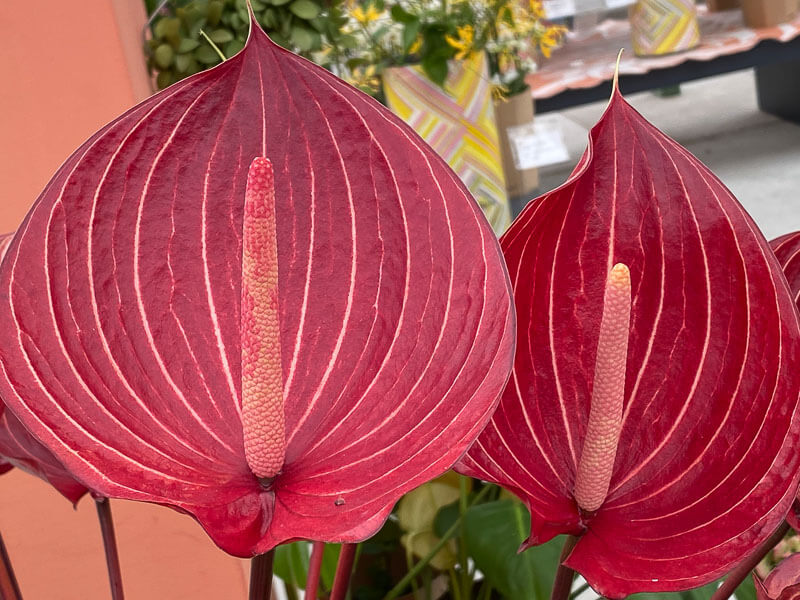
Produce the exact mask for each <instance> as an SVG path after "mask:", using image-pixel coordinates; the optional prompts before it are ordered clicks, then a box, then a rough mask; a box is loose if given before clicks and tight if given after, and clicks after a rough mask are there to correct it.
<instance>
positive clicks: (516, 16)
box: [145, 0, 564, 96]
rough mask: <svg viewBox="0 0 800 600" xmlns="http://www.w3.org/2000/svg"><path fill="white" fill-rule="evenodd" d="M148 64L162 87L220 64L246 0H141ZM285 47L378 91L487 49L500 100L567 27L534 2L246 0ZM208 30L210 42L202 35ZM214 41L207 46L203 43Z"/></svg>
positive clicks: (237, 44)
mask: <svg viewBox="0 0 800 600" xmlns="http://www.w3.org/2000/svg"><path fill="white" fill-rule="evenodd" d="M145 2H146V6H147V10H148V14H150V15H151V18H150V22H149V34H150V35H149V36H148V37H149V39H148V40H147V41H146V46H145V49H146V53H147V61H148V67H149V68H150V70H151V72H152V73H154V74H155V76H156V83H157V85H158V88H159V89H163V88H165V87H167V86H169V85H171V84H173V83H175V82H177V81H180V80H181V79H183V78H184V77H188V76H189V75H193V74H195V73H198V72H200V71H202V70H204V69H207V68H209V67H213V66H214V65H217V64H219V63H220V62H221V61H222V59H221V57H220V55H219V53H218V52H217V51H216V50H215V48H214V46H216V47H217V48H219V51H220V52H221V53H222V54H223V55H224V56H225V57H226V58H230V57H231V56H233V55H234V54H236V53H237V52H238V51H239V50H241V49H242V47H243V46H244V42H245V40H246V38H247V31H248V27H249V19H248V15H247V5H246V0H145ZM251 4H252V6H253V10H254V12H255V14H256V18H257V19H258V21H259V23H260V24H261V26H262V27H263V28H264V30H265V31H267V33H269V35H270V37H271V38H272V39H273V40H274V41H275V42H276V43H278V44H280V45H281V46H283V47H285V48H288V49H289V50H292V51H293V52H297V53H298V54H300V55H302V56H305V57H306V58H309V59H311V60H313V61H314V62H316V63H317V64H320V65H322V66H323V67H325V68H327V69H329V70H331V71H333V72H334V73H336V74H337V75H339V76H340V77H342V78H343V79H345V80H347V81H348V82H349V83H350V84H352V85H354V86H356V87H358V88H359V89H361V90H362V91H364V92H366V93H368V94H371V95H373V96H380V89H381V79H380V75H381V73H382V71H383V69H385V68H387V67H392V66H401V65H408V64H420V65H421V66H422V69H423V70H424V72H425V74H426V75H427V76H428V77H429V78H430V79H431V80H432V81H434V82H435V83H437V84H438V85H442V84H443V83H444V80H445V79H446V77H447V74H448V61H450V60H454V59H455V60H461V59H464V58H467V57H469V56H470V55H471V54H473V53H475V52H482V51H486V52H487V55H488V58H489V70H490V75H491V77H492V82H493V84H494V85H495V89H496V93H497V95H498V96H503V95H513V94H516V93H519V92H521V91H522V90H524V89H525V88H526V85H525V77H526V76H527V75H528V74H529V73H530V72H532V71H533V70H534V69H535V67H536V60H537V58H539V56H544V57H548V56H549V55H550V50H551V49H552V48H553V47H554V46H556V45H557V44H558V43H559V41H560V38H561V35H562V33H563V32H564V29H563V28H562V27H560V26H552V25H548V24H547V23H546V22H545V21H544V18H543V17H544V15H543V12H542V9H541V3H540V0H529V2H528V3H527V4H524V3H523V2H521V1H519V0H435V1H430V0H388V1H387V0H252V2H251ZM204 34H205V36H207V39H206V38H205V37H204ZM208 40H210V42H212V43H213V45H212V43H209V41H208Z"/></svg>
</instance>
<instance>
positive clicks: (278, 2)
mask: <svg viewBox="0 0 800 600" xmlns="http://www.w3.org/2000/svg"><path fill="white" fill-rule="evenodd" d="M290 1H291V0H269V3H270V4H272V6H283V5H284V4H286V3H288V2H290Z"/></svg>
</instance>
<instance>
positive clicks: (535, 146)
mask: <svg viewBox="0 0 800 600" xmlns="http://www.w3.org/2000/svg"><path fill="white" fill-rule="evenodd" d="M506 134H507V135H508V141H509V145H510V146H511V154H512V155H513V157H514V166H515V167H516V169H517V170H518V171H524V170H526V169H533V168H536V167H546V166H547V165H555V164H558V163H562V162H566V161H568V160H569V151H568V150H567V145H566V144H565V143H564V134H563V132H562V131H561V122H560V120H559V116H558V115H545V116H541V117H540V116H537V117H536V120H535V121H533V122H531V123H526V124H525V125H517V126H515V127H509V128H508V129H506Z"/></svg>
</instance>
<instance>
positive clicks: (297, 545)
mask: <svg viewBox="0 0 800 600" xmlns="http://www.w3.org/2000/svg"><path fill="white" fill-rule="evenodd" d="M309 553H310V545H309V543H308V542H293V543H291V544H283V545H281V546H278V547H277V548H275V559H274V562H273V566H272V569H273V572H274V573H275V575H277V576H278V577H280V578H281V579H282V580H283V582H284V583H285V584H286V585H287V586H292V587H295V588H297V589H301V590H302V589H305V587H306V577H307V576H308V560H309V556H310V554H309Z"/></svg>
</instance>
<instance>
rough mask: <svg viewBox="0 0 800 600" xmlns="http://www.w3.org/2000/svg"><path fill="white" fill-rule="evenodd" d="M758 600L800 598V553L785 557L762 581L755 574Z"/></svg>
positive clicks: (792, 599)
mask: <svg viewBox="0 0 800 600" xmlns="http://www.w3.org/2000/svg"><path fill="white" fill-rule="evenodd" d="M753 582H754V583H755V586H756V598H758V600H800V554H792V555H790V556H787V557H786V558H784V559H783V560H782V561H781V562H780V563H778V566H776V567H775V568H774V569H772V571H770V573H769V575H767V578H766V579H765V580H764V581H763V582H762V581H761V580H760V579H759V578H758V576H757V575H756V574H755V573H754V574H753Z"/></svg>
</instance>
